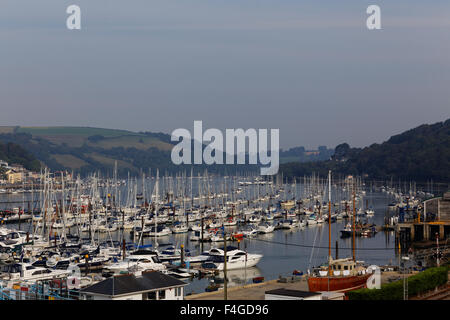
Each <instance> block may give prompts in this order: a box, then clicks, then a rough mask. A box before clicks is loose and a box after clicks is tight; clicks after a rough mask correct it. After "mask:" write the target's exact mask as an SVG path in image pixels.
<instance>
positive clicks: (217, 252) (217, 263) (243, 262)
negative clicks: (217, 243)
mask: <svg viewBox="0 0 450 320" xmlns="http://www.w3.org/2000/svg"><path fill="white" fill-rule="evenodd" d="M209 254H210V256H211V258H212V261H211V262H205V263H203V264H202V267H203V268H205V269H213V270H219V271H223V270H224V267H225V264H224V263H225V259H224V258H225V251H224V248H222V249H219V248H213V249H211V250H209ZM262 257H263V255H262V254H256V253H247V252H245V251H243V250H240V249H238V248H236V247H231V246H229V247H227V263H226V264H227V270H234V269H243V268H250V267H253V266H255V265H256V264H258V262H259V261H260V260H261V259H262Z"/></svg>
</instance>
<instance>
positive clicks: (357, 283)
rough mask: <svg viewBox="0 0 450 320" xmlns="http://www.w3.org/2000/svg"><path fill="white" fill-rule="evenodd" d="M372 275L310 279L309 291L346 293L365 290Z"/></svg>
mask: <svg viewBox="0 0 450 320" xmlns="http://www.w3.org/2000/svg"><path fill="white" fill-rule="evenodd" d="M369 277H370V274H365V275H358V276H347V277H330V278H329V282H328V277H309V278H308V287H309V291H311V292H317V291H339V292H346V291H350V290H355V289H360V288H365V287H366V283H367V279H368V278H369Z"/></svg>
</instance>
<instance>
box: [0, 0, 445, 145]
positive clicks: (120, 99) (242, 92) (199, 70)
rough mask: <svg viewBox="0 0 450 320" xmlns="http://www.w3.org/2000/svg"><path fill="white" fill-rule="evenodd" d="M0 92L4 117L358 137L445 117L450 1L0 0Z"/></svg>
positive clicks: (361, 140)
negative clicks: (374, 9) (74, 18)
mask: <svg viewBox="0 0 450 320" xmlns="http://www.w3.org/2000/svg"><path fill="white" fill-rule="evenodd" d="M71 4H76V5H79V6H80V7H81V10H82V17H81V18H82V25H81V27H82V29H81V30H68V29H67V28H66V19H67V17H68V14H66V8H67V7H68V6H69V5H71ZM370 4H377V5H379V6H380V7H381V18H382V30H375V31H369V30H368V29H367V28H366V19H367V16H368V15H367V14H366V8H367V6H368V5H370ZM0 99H1V100H0V111H1V112H0V125H23V126H46V125H72V126H95V127H105V128H118V129H128V130H133V131H141V130H146V131H162V132H166V133H171V132H172V131H173V130H174V129H176V128H187V129H190V130H193V129H192V127H193V121H194V120H203V126H204V128H205V129H206V128H220V129H225V128H244V129H245V128H279V129H280V145H281V147H283V148H286V147H292V146H298V145H304V146H307V147H317V146H318V145H327V146H330V147H335V146H336V145H337V144H339V143H341V142H348V143H349V144H350V145H352V146H366V145H370V144H371V143H373V142H382V141H384V140H386V139H387V138H388V137H389V136H391V135H393V134H397V133H400V132H402V131H404V130H406V129H409V128H412V127H415V126H417V125H420V124H423V123H434V122H438V121H442V120H445V119H447V118H450V1H448V0H445V1H444V0H442V1H440V0H439V1H423V0H421V1H419V0H408V1H406V0H405V1H400V0H397V1H361V0H359V1H357V0H355V1H336V0H327V1H317V0H314V1H304V0H270V1H269V0H202V1H198V0H191V1H189V0H152V1H148V0H129V1H125V0H122V1H118V0H70V1H65V0H64V1H63V0H58V1H56V0H39V1H32V0H27V1H24V0H1V3H0Z"/></svg>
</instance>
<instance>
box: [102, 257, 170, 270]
mask: <svg viewBox="0 0 450 320" xmlns="http://www.w3.org/2000/svg"><path fill="white" fill-rule="evenodd" d="M137 266H139V269H142V270H157V271H162V270H165V269H166V266H165V265H164V264H162V262H161V260H159V257H158V254H157V253H155V252H148V253H147V252H142V254H139V252H135V253H134V254H131V255H129V256H128V257H125V259H124V260H122V261H119V262H115V263H112V264H110V265H107V266H105V267H104V268H103V270H104V271H106V272H110V273H113V274H120V273H127V272H129V271H130V270H133V268H136V267H137ZM130 268H131V269H130Z"/></svg>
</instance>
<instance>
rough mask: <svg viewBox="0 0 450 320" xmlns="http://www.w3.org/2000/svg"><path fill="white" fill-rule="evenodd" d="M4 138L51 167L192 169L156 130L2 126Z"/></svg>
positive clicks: (123, 171) (108, 171) (226, 169)
mask: <svg viewBox="0 0 450 320" xmlns="http://www.w3.org/2000/svg"><path fill="white" fill-rule="evenodd" d="M0 141H3V142H4V143H15V144H18V145H20V146H21V147H22V148H24V149H25V150H27V151H29V152H30V153H31V154H33V155H34V156H35V157H36V158H37V159H39V160H40V161H41V162H42V163H44V164H45V165H46V166H48V167H49V168H50V169H51V170H63V169H67V170H72V171H74V172H75V173H80V174H81V175H86V174H89V173H92V172H97V171H98V172H101V173H102V174H104V175H109V176H112V175H113V172H114V166H115V163H116V162H117V169H118V174H119V176H122V177H126V176H127V174H128V173H130V174H132V175H136V174H140V173H141V172H142V171H144V172H148V169H149V168H151V169H152V170H154V169H156V168H159V169H160V170H161V172H162V173H163V172H166V171H167V172H178V171H179V170H186V171H190V169H191V166H190V165H185V166H183V165H180V166H177V165H174V164H173V163H172V161H171V150H172V147H173V145H174V143H172V142H171V140H170V135H168V134H164V133H153V132H132V131H126V130H114V129H102V128H90V127H0ZM257 168H259V167H255V166H252V165H230V166H220V165H213V166H206V165H205V166H195V167H194V171H195V172H199V171H203V170H205V169H208V172H211V173H217V172H220V173H224V174H227V173H233V174H234V173H235V172H236V170H238V171H240V170H242V171H248V170H256V169H257Z"/></svg>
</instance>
